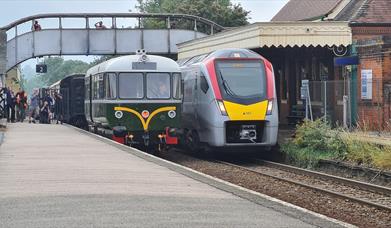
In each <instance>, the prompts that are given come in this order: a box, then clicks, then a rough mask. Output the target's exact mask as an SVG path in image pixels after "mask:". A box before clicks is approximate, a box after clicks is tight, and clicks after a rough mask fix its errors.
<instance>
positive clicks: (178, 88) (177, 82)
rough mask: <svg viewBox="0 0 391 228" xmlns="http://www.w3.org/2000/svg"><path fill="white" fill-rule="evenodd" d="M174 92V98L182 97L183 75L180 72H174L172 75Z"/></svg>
mask: <svg viewBox="0 0 391 228" xmlns="http://www.w3.org/2000/svg"><path fill="white" fill-rule="evenodd" d="M172 92H173V94H172V95H173V98H174V99H181V98H182V96H181V93H182V77H181V74H180V73H174V74H173V75H172Z"/></svg>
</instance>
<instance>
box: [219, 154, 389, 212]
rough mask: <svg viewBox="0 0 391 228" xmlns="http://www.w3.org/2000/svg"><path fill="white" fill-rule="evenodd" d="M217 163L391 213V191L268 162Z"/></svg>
mask: <svg viewBox="0 0 391 228" xmlns="http://www.w3.org/2000/svg"><path fill="white" fill-rule="evenodd" d="M216 162H218V163H221V164H225V165H230V166H234V167H236V168H239V169H244V170H246V171H249V172H252V173H255V174H257V175H262V176H267V177H269V178H273V179H276V180H279V181H283V182H288V183H290V184H293V185H297V186H301V187H304V188H308V189H310V190H313V191H316V192H321V193H323V194H324V193H325V194H328V195H332V196H334V197H338V198H341V199H344V200H349V201H352V202H357V203H360V204H365V205H368V206H371V207H375V208H377V209H381V210H387V211H389V212H391V189H390V188H386V187H382V186H377V185H373V184H368V183H364V182H359V181H355V180H350V179H346V178H342V177H337V176H332V175H328V174H324V173H319V172H314V171H309V170H305V169H301V168H297V167H293V166H288V165H283V164H279V163H274V162H269V161H264V160H256V161H255V162H254V163H247V164H238V163H231V162H226V161H216Z"/></svg>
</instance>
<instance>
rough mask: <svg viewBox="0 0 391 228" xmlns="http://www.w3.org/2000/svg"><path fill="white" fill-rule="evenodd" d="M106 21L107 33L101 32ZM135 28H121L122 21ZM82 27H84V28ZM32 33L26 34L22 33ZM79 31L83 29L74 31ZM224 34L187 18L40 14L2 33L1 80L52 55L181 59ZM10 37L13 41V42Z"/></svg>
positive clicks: (199, 20) (218, 28) (203, 21)
mask: <svg viewBox="0 0 391 228" xmlns="http://www.w3.org/2000/svg"><path fill="white" fill-rule="evenodd" d="M72 19H77V20H78V22H79V24H81V25H79V27H77V26H73V27H72V26H71V27H70V28H69V27H65V26H64V25H63V24H64V21H65V20H68V21H69V20H72ZM99 19H101V20H102V19H104V21H105V22H109V24H105V28H102V27H95V26H94V23H96V21H97V20H99ZM124 19H132V20H133V22H134V24H129V26H122V27H120V26H117V21H118V20H124ZM45 20H50V21H51V22H52V24H53V22H54V24H55V26H54V27H53V26H50V28H46V27H45V26H42V29H41V30H39V31H34V29H30V27H31V28H34V26H33V24H34V22H35V21H38V22H41V21H45ZM80 22H81V23H80ZM26 24H27V26H28V28H29V29H28V30H27V31H24V32H21V31H19V30H20V29H19V28H20V27H22V26H24V27H27V26H26ZM74 27H77V28H74ZM223 29H224V28H223V27H222V26H220V25H218V24H216V23H214V22H212V21H210V20H207V19H204V18H201V17H197V16H192V15H185V14H139V13H126V14H119V13H113V14H109V13H104V14H102V13H84V14H80V13H79V14H40V15H35V16H30V17H26V18H23V19H20V20H18V21H15V22H13V23H11V24H9V25H8V26H5V27H2V28H0V74H4V72H7V71H9V70H10V69H11V68H13V67H14V66H16V65H17V64H19V63H21V62H23V61H25V60H27V59H30V58H34V57H42V56H51V55H111V54H132V53H134V52H135V50H137V49H146V50H147V52H149V53H151V54H160V55H167V54H168V55H170V54H177V51H178V50H177V46H176V45H177V44H178V43H182V42H186V41H189V40H193V39H196V38H201V37H205V36H207V35H210V34H213V33H216V32H219V31H222V30H223ZM7 37H8V38H7Z"/></svg>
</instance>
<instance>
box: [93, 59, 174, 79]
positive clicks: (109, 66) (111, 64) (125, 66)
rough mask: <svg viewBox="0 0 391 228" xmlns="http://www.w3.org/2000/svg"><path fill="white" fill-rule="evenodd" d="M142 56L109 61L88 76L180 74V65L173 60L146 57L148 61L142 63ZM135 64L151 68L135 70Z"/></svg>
mask: <svg viewBox="0 0 391 228" xmlns="http://www.w3.org/2000/svg"><path fill="white" fill-rule="evenodd" d="M141 56H142V55H127V56H121V57H117V58H113V59H110V60H107V61H105V62H103V63H100V64H98V65H96V66H93V67H92V68H90V69H89V70H88V71H87V73H86V76H89V75H95V74H97V73H101V72H145V71H148V72H180V69H179V65H178V63H176V62H175V61H174V60H172V59H169V58H166V57H162V56H156V55H146V56H147V60H146V61H145V62H142V61H141V59H140V58H141ZM133 63H140V64H141V63H145V66H148V65H149V68H148V67H147V68H148V69H147V68H145V69H142V67H141V68H137V69H134V68H135V67H134V64H133ZM149 63H151V64H152V65H151V64H149ZM154 63H156V67H152V68H151V66H154ZM141 65H142V64H141Z"/></svg>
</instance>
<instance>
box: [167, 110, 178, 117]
mask: <svg viewBox="0 0 391 228" xmlns="http://www.w3.org/2000/svg"><path fill="white" fill-rule="evenodd" d="M175 116H176V112H175V111H174V110H171V111H169V112H168V117H170V118H171V119H174V118H175Z"/></svg>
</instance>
